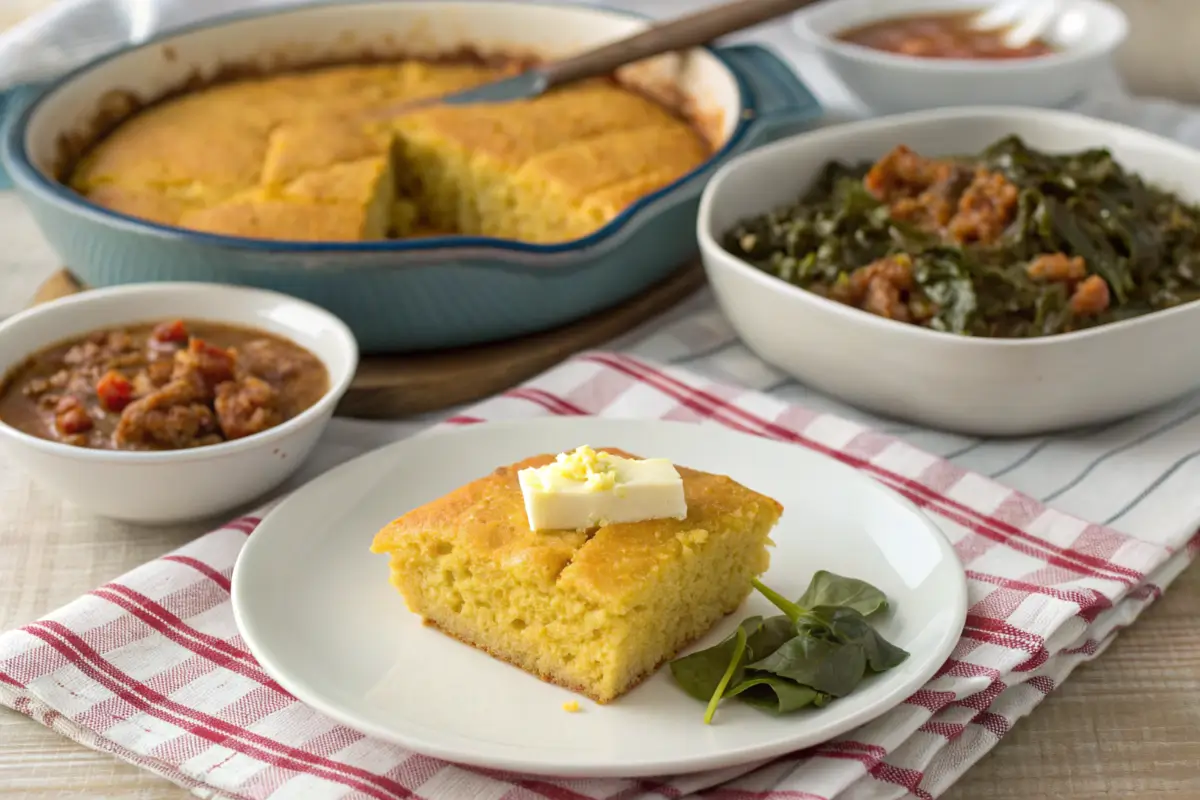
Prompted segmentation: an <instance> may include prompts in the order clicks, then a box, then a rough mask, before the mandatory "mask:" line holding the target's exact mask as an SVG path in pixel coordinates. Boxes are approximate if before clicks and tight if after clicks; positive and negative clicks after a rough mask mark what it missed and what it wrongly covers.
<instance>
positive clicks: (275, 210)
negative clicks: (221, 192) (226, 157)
mask: <svg viewBox="0 0 1200 800" xmlns="http://www.w3.org/2000/svg"><path fill="white" fill-rule="evenodd" d="M395 203H396V195H395V179H394V177H393V172H392V163H391V159H390V158H389V157H388V156H376V157H368V158H363V159H360V160H358V161H351V162H348V163H343V164H333V165H332V166H330V167H327V168H325V169H321V170H314V171H311V172H305V173H303V174H302V175H301V176H300V177H298V178H296V179H295V180H293V181H292V182H291V183H288V184H286V185H284V186H283V187H273V188H266V187H260V188H256V189H251V190H249V191H246V192H243V193H240V194H237V195H234V196H233V197H231V198H229V199H228V200H226V201H224V202H222V203H219V204H217V205H214V206H211V207H209V208H202V209H195V210H189V211H186V212H184V214H183V216H182V224H183V225H184V226H185V227H188V228H192V229H194V230H199V231H204V232H206V233H218V234H224V235H227V236H248V237H252V238H258V239H296V240H306V241H362V240H374V239H382V238H384V237H385V236H387V233H388V231H389V230H390V229H391V228H392V225H393V214H394V212H395Z"/></svg>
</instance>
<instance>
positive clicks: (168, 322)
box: [0, 283, 358, 524]
mask: <svg viewBox="0 0 1200 800" xmlns="http://www.w3.org/2000/svg"><path fill="white" fill-rule="evenodd" d="M357 365H358V345H357V343H356V342H355V339H354V336H353V334H352V333H351V332H350V330H349V328H347V327H346V325H345V324H344V323H343V322H342V321H341V320H340V319H338V318H337V317H336V316H334V315H332V314H330V313H329V312H327V311H325V310H323V309H321V308H319V307H317V306H315V305H312V304H310V303H307V302H304V301H302V300H297V299H295V298H292V297H288V296H286V295H283V294H279V293H276V292H270V291H264V290H259V289H250V288H245V287H237V286H224V285H219V284H200V283H150V284H135V285H128V286H117V287H112V288H106V289H97V290H93V291H88V292H84V293H82V294H79V295H77V296H74V297H71V298H67V299H63V300H58V301H55V302H53V303H49V304H46V305H43V306H38V307H36V308H32V309H30V310H28V311H24V312H22V313H20V314H17V315H15V316H13V317H11V318H9V319H8V320H5V321H4V322H3V323H0V374H2V375H3V376H4V377H3V382H2V383H0V444H2V445H3V447H4V448H5V450H6V451H7V453H8V455H9V457H10V458H12V459H13V461H14V462H16V463H18V464H20V465H21V466H22V467H24V468H25V469H26V470H27V471H28V473H29V475H30V476H31V477H32V478H33V480H34V481H35V482H36V483H38V484H40V485H42V486H44V487H45V488H47V489H48V490H50V491H52V492H54V493H56V494H57V495H59V496H60V497H61V498H62V499H63V500H65V501H67V502H69V503H72V504H74V505H76V506H79V507H81V508H83V509H85V510H87V511H90V512H92V513H95V514H97V515H99V516H103V517H110V518H113V519H119V520H124V521H127V522H136V523H143V524H165V523H172V522H183V521H188V520H197V519H202V518H208V517H215V516H218V515H220V514H224V513H227V512H229V511H231V510H233V509H235V508H238V507H240V506H243V505H245V504H247V503H249V502H251V501H253V500H255V499H256V498H259V497H261V496H263V495H264V494H266V493H268V492H270V491H271V490H272V489H274V488H276V487H278V486H279V484H281V483H282V482H283V481H284V480H285V479H287V478H288V477H289V476H290V475H291V474H292V473H294V472H295V471H296V469H297V468H298V467H299V466H300V465H301V464H302V463H303V461H304V460H305V458H306V457H307V456H308V454H309V453H310V452H311V450H312V448H313V446H314V445H315V444H316V442H317V439H318V438H319V437H320V435H321V432H322V431H323V430H324V429H325V426H326V424H327V423H328V422H329V419H330V417H332V415H333V411H334V408H335V407H336V405H337V403H338V400H339V399H340V398H341V397H342V395H343V394H344V393H345V391H346V389H347V388H348V387H349V385H350V381H351V379H352V378H353V377H354V371H355V369H356V367H357Z"/></svg>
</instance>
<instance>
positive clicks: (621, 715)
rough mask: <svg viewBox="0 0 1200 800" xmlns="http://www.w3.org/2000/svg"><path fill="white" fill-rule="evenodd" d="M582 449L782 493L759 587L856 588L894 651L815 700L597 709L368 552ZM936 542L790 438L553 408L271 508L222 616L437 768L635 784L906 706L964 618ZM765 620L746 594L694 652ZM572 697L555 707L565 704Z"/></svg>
mask: <svg viewBox="0 0 1200 800" xmlns="http://www.w3.org/2000/svg"><path fill="white" fill-rule="evenodd" d="M581 444H590V445H592V446H594V447H619V448H623V449H627V450H629V451H631V452H634V453H637V454H638V455H640V456H643V457H650V456H655V457H665V458H669V459H671V460H672V461H674V462H675V463H677V464H682V465H685V466H689V467H694V468H696V469H702V470H706V471H709V472H719V473H724V474H727V475H729V476H731V477H732V478H734V479H735V480H737V481H739V482H740V483H743V484H745V485H746V486H748V487H750V488H752V489H754V490H756V491H759V492H763V493H765V494H768V495H770V496H772V497H774V498H776V499H777V500H779V501H780V502H781V503H783V505H784V508H785V511H784V515H783V518H782V519H781V520H780V523H779V525H778V527H777V528H776V529H775V532H774V533H773V535H772V539H773V540H774V541H775V543H776V547H775V548H774V551H773V552H772V556H771V569H770V571H769V572H768V573H767V574H766V576H765V577H764V582H765V583H766V584H767V585H768V586H771V587H772V588H774V589H776V590H778V591H780V592H781V593H783V594H784V595H787V596H790V597H798V596H799V595H800V594H801V593H802V592H803V591H804V589H805V587H806V586H807V585H808V582H809V579H810V578H811V577H812V575H813V573H814V572H816V571H817V570H821V569H825V570H830V571H832V572H836V573H839V574H842V575H847V576H851V577H855V578H861V579H863V580H866V581H868V582H870V583H872V584H874V585H875V586H877V587H879V588H880V589H882V590H883V591H884V592H885V593H886V594H887V595H888V597H889V599H890V601H891V608H890V610H889V611H888V612H886V614H885V615H884V616H883V619H882V620H880V621H878V622H877V627H878V628H879V629H880V631H881V632H882V633H883V634H884V636H885V637H887V638H888V639H889V640H891V641H892V642H894V643H895V644H897V645H899V646H900V647H903V648H904V649H906V650H908V651H909V653H910V654H911V655H910V656H909V658H908V659H907V660H906V661H905V662H904V663H902V664H901V665H900V666H899V667H896V668H895V669H893V670H891V671H889V672H885V673H882V674H880V675H874V676H872V677H870V678H868V679H866V680H865V681H864V682H863V683H862V684H861V685H860V686H859V688H858V689H857V690H855V691H854V692H853V693H852V694H850V695H848V696H846V697H843V698H841V699H839V700H835V701H834V702H832V703H830V704H829V705H828V706H826V707H825V708H821V709H806V710H801V711H798V712H795V713H792V714H789V715H785V716H780V717H772V716H769V715H767V714H764V713H763V712H760V711H757V710H755V709H753V708H751V707H749V706H746V705H743V704H740V703H736V702H728V703H725V704H723V705H722V706H721V707H720V709H719V710H718V712H717V715H716V718H715V719H714V721H713V724H712V725H707V726H706V725H704V724H703V722H702V718H703V715H704V705H703V704H702V703H700V702H698V701H696V700H694V699H692V698H691V697H689V696H687V695H686V694H684V693H683V691H682V690H680V689H679V688H678V687H677V686H676V685H675V683H674V681H673V679H672V678H671V675H670V671H669V670H667V669H661V670H659V672H658V673H657V674H655V675H654V676H653V677H651V678H650V679H649V680H647V681H645V682H644V683H642V684H641V685H640V686H638V687H637V688H636V689H634V690H633V691H631V692H629V693H628V694H626V695H624V696H622V697H620V698H618V699H617V700H615V701H614V702H612V703H610V704H608V705H606V706H601V705H597V704H596V703H594V702H591V701H590V700H587V699H585V698H581V697H576V696H575V695H574V694H573V693H572V692H570V691H568V690H566V689H562V688H559V687H557V686H554V685H551V684H549V683H543V682H542V681H540V680H538V679H537V678H535V677H532V676H530V675H528V674H526V673H524V672H522V671H520V670H518V669H516V668H515V667H511V666H509V665H507V664H505V663H502V662H500V661H497V660H495V659H492V658H490V657H489V656H487V655H486V654H484V653H482V652H480V651H478V650H475V649H473V648H471V647H468V646H467V645H465V644H462V643H460V642H458V641H456V640H454V639H451V638H449V637H447V636H445V635H443V634H441V633H439V632H437V631H436V630H434V629H432V628H428V627H425V626H423V625H422V624H421V621H420V620H419V619H418V618H417V616H416V615H414V614H412V613H411V612H410V611H408V609H407V608H406V607H405V605H404V601H403V599H402V598H401V597H400V596H399V595H398V594H397V593H396V591H395V590H394V589H393V588H392V587H391V585H390V584H389V582H388V562H387V557H386V556H382V555H375V554H372V553H370V552H369V551H368V547H369V545H370V543H371V540H372V538H373V537H374V535H375V533H376V531H377V530H379V528H381V527H382V526H384V525H385V524H387V523H388V522H389V521H390V520H392V519H394V518H395V517H397V516H399V515H401V514H403V513H405V512H406V511H408V510H410V509H412V508H414V507H416V506H418V505H420V504H422V503H425V502H428V501H430V500H433V499H435V498H437V497H439V496H441V495H443V494H445V493H447V492H449V491H450V490H452V489H454V488H456V487H458V486H460V485H462V484H464V483H467V482H468V481H471V480H473V479H475V478H478V477H481V476H483V475H486V474H488V473H489V472H491V471H492V470H493V469H495V468H496V467H497V466H500V465H502V464H508V463H512V462H514V461H517V460H520V459H522V458H525V457H527V456H530V455H534V454H537V453H547V452H560V451H563V450H569V449H572V448H574V447H576V446H578V445H581ZM966 607H967V594H966V580H965V577H964V575H963V571H962V567H961V566H960V564H959V562H958V559H957V558H956V557H955V555H954V552H953V551H952V550H951V548H950V546H949V543H948V542H947V541H946V539H945V538H944V537H943V536H942V535H941V533H940V532H939V531H938V530H937V529H936V528H935V527H934V526H933V525H932V523H931V522H930V521H929V520H928V519H927V518H926V517H925V516H924V515H922V514H921V512H919V511H918V510H917V509H916V508H915V507H913V506H912V505H910V504H909V503H908V502H907V501H905V500H903V499H901V498H900V497H898V496H897V495H895V494H894V493H892V492H891V491H890V490H888V489H886V488H884V487H883V486H880V485H879V484H877V483H875V482H874V481H872V480H870V479H869V478H866V477H864V476H862V475H860V474H858V473H857V472H855V471H854V470H853V469H851V468H849V467H847V466H845V465H843V464H840V463H837V462H836V461H834V460H832V459H830V458H827V457H825V456H821V455H818V454H816V453H812V452H810V451H808V450H805V449H804V448H802V447H798V446H796V445H791V444H784V443H780V442H775V441H770V440H767V439H762V438H758V437H753V436H748V435H745V434H741V433H737V432H734V431H731V430H728V429H724V428H720V427H715V426H711V425H693V424H687V423H678V422H657V421H656V422H650V421H634V420H619V419H598V418H563V419H549V420H535V421H524V422H516V423H491V424H483V425H472V426H469V427H466V428H463V429H461V430H457V431H452V432H448V433H434V434H426V435H422V436H417V437H414V438H411V439H407V440H405V441H401V442H397V443H395V444H392V445H389V446H387V447H384V448H382V449H380V450H377V451H375V452H373V453H369V454H367V455H365V456H363V457H361V458H359V459H357V460H355V461H352V462H350V463H348V464H344V465H342V466H341V467H339V468H337V469H335V470H333V471H332V472H329V473H328V474H326V475H324V476H322V477H321V478H318V479H317V480H315V481H313V482H312V483H310V484H308V485H307V486H305V487H304V488H303V489H301V490H299V491H298V492H296V493H295V494H294V495H293V496H291V497H290V498H288V499H287V500H286V501H285V502H283V503H282V504H280V505H279V506H278V507H277V508H276V509H275V510H274V511H272V512H271V513H270V514H269V515H268V516H267V518H266V519H265V520H263V522H262V524H261V525H259V527H258V529H257V530H256V531H255V532H254V535H252V536H251V537H250V539H249V540H248V541H247V543H246V546H245V549H244V550H243V551H242V554H241V557H240V558H239V559H238V562H237V567H236V568H235V570H234V574H233V608H234V613H235V615H236V617H237V622H238V626H239V627H240V629H241V632H242V636H243V637H244V638H245V641H246V643H247V645H248V646H249V647H250V650H251V651H252V652H253V653H254V655H255V657H256V658H257V659H258V660H259V662H261V664H262V666H263V668H264V669H265V670H266V671H267V672H268V673H270V674H271V676H272V677H274V678H275V679H276V680H277V681H278V682H279V683H280V684H281V685H283V686H284V687H285V688H286V689H288V690H289V691H290V692H292V693H293V694H295V696H296V697H298V698H299V699H300V700H302V701H303V702H305V703H307V704H309V705H310V706H312V707H314V708H316V709H318V710H320V711H321V712H323V713H325V714H327V715H329V716H330V717H333V718H334V719H336V720H338V721H340V722H342V723H344V724H345V725H348V726H350V727H352V728H355V729H357V730H359V731H362V732H363V733H366V734H368V735H371V736H376V737H379V738H381V739H386V740H389V741H392V742H395V743H397V744H399V745H402V746H403V747H406V748H409V749H411V750H414V751H417V752H420V753H424V754H426V755H430V756H435V757H439V758H443V759H447V760H450V761H456V762H460V763H464V764H470V765H474V766H480V767H490V768H496V769H505V770H515V771H520V772H528V773H536V774H542V775H559V776H591V777H637V776H647V775H665V774H677V773H684V772H690V771H698V770H704V769H714V768H719V767H727V766H733V765H736V764H745V763H749V762H752V761H756V760H758V759H766V758H771V757H773V756H777V755H781V754H783V753H787V752H789V751H792V750H796V749H798V748H802V747H807V746H810V745H814V744H818V743H820V742H822V741H825V740H827V739H830V738H832V737H834V736H837V735H838V734H841V733H844V732H846V731H847V730H849V729H851V728H853V727H855V726H857V725H860V724H862V723H864V722H867V721H869V720H871V719H873V718H875V717H876V716H878V715H879V714H882V713H883V712H884V711H887V710H888V709H889V708H891V707H893V706H895V705H896V704H898V703H900V702H901V701H903V700H904V699H905V698H906V697H908V696H909V695H911V694H912V693H913V692H914V691H915V690H916V689H918V688H919V687H920V686H921V685H923V684H924V683H925V682H926V681H927V680H929V679H930V677H932V675H933V674H934V672H935V671H936V670H937V669H938V667H939V666H940V665H941V664H942V663H943V662H944V661H945V659H946V658H947V656H949V654H950V652H951V650H952V649H953V647H954V644H955V642H956V641H957V640H958V637H959V634H960V632H961V631H962V626H963V621H964V619H965V615H966ZM773 613H778V612H777V611H776V609H775V608H774V607H773V606H771V605H770V604H769V603H768V602H767V601H766V600H765V599H764V598H763V597H761V596H759V595H758V594H757V593H755V594H753V595H752V596H751V597H750V598H749V599H748V600H747V601H746V602H745V603H744V604H743V606H742V608H740V609H739V610H738V611H736V612H735V613H734V614H732V615H730V616H729V617H728V618H726V619H725V620H723V621H722V622H721V623H719V624H718V625H717V626H716V627H715V628H714V629H713V630H712V631H711V632H710V633H709V635H708V636H706V637H705V638H704V639H703V640H701V641H700V642H698V643H697V644H696V645H695V646H694V647H707V646H710V645H713V644H715V643H716V642H718V641H720V640H721V639H723V638H725V637H726V636H727V635H729V634H730V633H731V632H732V631H733V630H734V629H735V627H736V625H737V623H738V622H739V621H741V620H742V619H743V618H745V617H747V616H750V615H752V614H773ZM572 699H577V700H579V703H580V706H581V710H580V711H579V712H578V713H568V712H567V711H565V710H564V709H563V707H562V706H563V703H565V702H566V701H568V700H572Z"/></svg>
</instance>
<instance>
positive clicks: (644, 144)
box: [69, 61, 710, 242]
mask: <svg viewBox="0 0 1200 800" xmlns="http://www.w3.org/2000/svg"><path fill="white" fill-rule="evenodd" d="M502 73H503V70H501V69H500V68H497V67H488V66H481V65H471V64H440V63H429V62H421V61H404V62H400V63H395V64H382V65H353V66H338V67H328V68H322V69H317V70H311V71H305V72H294V73H287V74H280V75H275V76H271V77H264V78H254V79H246V80H239V81H235V82H230V83H225V84H218V85H214V86H212V87H209V88H206V89H202V90H199V91H196V92H192V93H190V94H184V95H181V96H179V97H176V98H173V99H169V100H166V101H163V102H161V103H157V104H155V105H152V106H150V107H149V108H147V109H145V110H144V111H142V112H140V113H137V114H135V115H134V116H132V117H131V118H129V119H128V120H126V121H124V122H123V123H121V124H120V125H118V126H117V128H116V129H115V130H114V131H113V132H112V133H110V134H109V135H108V136H107V137H105V138H104V139H102V140H101V141H100V142H99V143H98V144H97V145H96V146H95V147H93V148H92V149H91V150H90V151H89V152H88V153H86V154H85V156H84V158H83V159H82V160H81V161H80V163H79V164H78V166H77V167H76V169H75V170H74V172H73V174H72V175H71V176H70V178H69V183H70V185H71V186H72V187H73V188H75V189H76V190H77V191H79V192H80V193H82V194H84V195H85V196H87V197H88V198H89V199H91V200H92V201H93V202H95V203H97V204H99V205H101V206H104V207H107V208H110V209H112V210H114V211H119V212H122V213H126V214H130V215H132V216H136V217H141V218H144V219H148V220H151V221H154V222H158V223H162V224H168V225H178V226H182V227H185V228H192V229H196V230H201V231H207V232H211V233H221V234H226V235H235V236H252V237H258V238H271V239H307V240H361V239H379V238H384V237H407V236H417V235H425V234H428V233H431V232H443V233H462V234H474V235H488V236H498V237H503V238H512V239H519V240H523V241H530V242H554V241H565V240H569V239H574V238H578V237H580V236H583V235H586V234H587V233H590V232H591V231H593V230H595V229H596V228H598V227H600V226H602V225H604V224H605V223H606V222H608V221H609V220H611V219H612V218H613V217H614V216H616V215H617V214H619V213H620V212H621V211H622V210H624V209H625V208H626V207H627V206H628V205H629V204H630V203H632V202H634V201H635V200H637V199H638V198H640V197H643V196H644V195H646V194H648V193H650V192H652V191H654V190H656V189H658V188H661V187H662V186H664V185H666V184H668V183H670V182H672V181H674V180H676V179H677V178H679V177H680V176H682V175H683V174H685V173H687V172H689V171H690V170H692V169H694V168H695V167H696V166H698V165H699V164H700V163H701V162H703V161H704V160H705V159H706V158H707V157H708V156H709V154H710V148H709V146H708V144H707V143H706V142H705V141H704V140H703V139H702V138H701V137H700V136H699V135H698V133H697V132H696V131H695V130H694V129H693V128H692V126H691V125H689V124H688V123H687V122H685V121H684V120H682V119H680V118H678V117H676V116H674V115H673V114H671V113H670V112H669V111H668V110H667V109H666V108H664V107H663V106H661V105H659V104H657V103H655V102H654V101H652V100H650V99H649V98H647V97H644V96H642V95H640V94H637V93H635V92H633V91H630V90H628V89H625V88H623V87H621V86H619V85H618V84H616V83H615V82H613V81H609V80H592V81H586V82H581V83H579V84H575V85H572V86H569V87H566V88H564V89H561V90H558V91H555V92H552V93H549V94H547V95H545V96H543V97H539V98H535V99H532V100H522V101H516V102H510V103H503V104H494V105H471V106H457V107H456V106H433V107H428V108H424V109H420V110H417V111H413V112H410V113H407V114H402V115H400V116H393V117H391V118H388V117H386V116H383V117H382V118H381V117H380V115H379V111H380V110H381V109H386V108H387V107H388V106H389V105H396V104H399V103H402V102H403V101H405V100H411V99H417V98H421V97H430V96H438V95H442V94H445V93H448V92H452V91H456V90H459V89H463V88H467V87H469V86H473V85H478V84H480V83H484V82H486V81H488V80H491V79H494V78H496V77H498V76H500V75H501V74H502Z"/></svg>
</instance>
